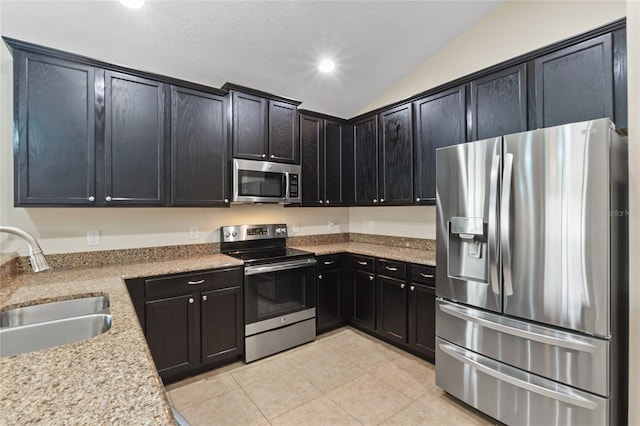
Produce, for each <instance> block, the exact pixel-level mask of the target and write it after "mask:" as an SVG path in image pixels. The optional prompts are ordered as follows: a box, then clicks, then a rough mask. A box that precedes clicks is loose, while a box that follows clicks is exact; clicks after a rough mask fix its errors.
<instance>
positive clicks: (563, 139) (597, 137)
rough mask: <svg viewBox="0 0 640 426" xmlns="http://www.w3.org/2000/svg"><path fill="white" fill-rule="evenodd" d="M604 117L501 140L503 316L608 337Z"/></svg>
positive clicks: (607, 146) (607, 143)
mask: <svg viewBox="0 0 640 426" xmlns="http://www.w3.org/2000/svg"><path fill="white" fill-rule="evenodd" d="M610 126H611V124H610V122H609V120H607V119H601V120H594V121H587V122H581V123H574V124H569V125H566V126H558V127H551V128H548V129H540V130H535V131H532V132H526V133H518V134H514V135H508V136H505V137H504V155H503V161H504V172H503V187H502V191H501V192H502V195H501V196H502V199H501V203H502V205H501V215H500V240H501V255H502V262H503V276H504V302H503V303H504V312H505V313H506V314H509V315H513V316H516V317H520V318H526V319H529V320H533V321H537V322H540V323H545V324H550V325H554V326H558V327H563V328H567V329H570V330H576V331H582V332H585V333H589V334H593V335H597V336H601V337H605V338H608V337H609V336H610V323H609V321H610V312H609V302H610V294H609V284H610V283H609V250H610V249H609V236H610V231H609V225H610V218H609V217H610V214H609V212H608V209H609V208H610V207H609V205H610V204H609V200H610V187H609V172H610V170H609V150H610V141H611V127H610Z"/></svg>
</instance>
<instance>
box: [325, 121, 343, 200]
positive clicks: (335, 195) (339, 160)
mask: <svg viewBox="0 0 640 426" xmlns="http://www.w3.org/2000/svg"><path fill="white" fill-rule="evenodd" d="M324 131H325V143H324V188H325V192H324V204H325V205H326V206H343V205H344V197H343V195H342V184H343V179H342V168H343V167H344V159H343V157H342V152H343V143H342V126H341V125H340V124H338V123H335V122H333V121H329V120H325V122H324Z"/></svg>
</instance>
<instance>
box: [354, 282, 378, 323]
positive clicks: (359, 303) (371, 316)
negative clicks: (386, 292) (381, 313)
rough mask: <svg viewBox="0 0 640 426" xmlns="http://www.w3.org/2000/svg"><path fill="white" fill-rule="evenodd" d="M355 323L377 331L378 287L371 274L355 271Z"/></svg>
mask: <svg viewBox="0 0 640 426" xmlns="http://www.w3.org/2000/svg"><path fill="white" fill-rule="evenodd" d="M353 322H354V323H355V324H357V325H360V326H361V327H364V328H368V329H369V330H375V329H376V286H375V277H374V275H373V274H371V273H368V272H363V271H353Z"/></svg>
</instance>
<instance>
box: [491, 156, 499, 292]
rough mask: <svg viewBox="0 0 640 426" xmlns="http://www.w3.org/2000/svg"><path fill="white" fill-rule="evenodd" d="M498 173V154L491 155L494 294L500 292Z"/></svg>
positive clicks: (492, 283) (492, 284) (492, 278)
mask: <svg viewBox="0 0 640 426" xmlns="http://www.w3.org/2000/svg"><path fill="white" fill-rule="evenodd" d="M499 173H500V156H499V155H496V156H495V157H493V161H492V162H491V175H490V181H489V232H488V233H489V235H488V244H489V268H490V270H489V271H490V276H489V280H490V282H491V290H492V291H493V292H494V293H495V294H498V295H499V294H500V275H499V273H498V265H499V264H500V259H499V257H498V256H499V250H498V247H499V246H498V177H499Z"/></svg>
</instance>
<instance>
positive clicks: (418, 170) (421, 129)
mask: <svg viewBox="0 0 640 426" xmlns="http://www.w3.org/2000/svg"><path fill="white" fill-rule="evenodd" d="M414 110H415V114H416V126H415V129H416V130H415V136H414V138H415V139H414V143H415V145H414V147H415V172H414V184H415V189H414V191H415V202H416V204H435V201H436V149H438V148H443V147H445V146H450V145H456V144H459V143H463V142H465V141H466V86H459V87H456V88H453V89H450V90H446V91H444V92H441V93H438V94H436V95H433V96H429V97H426V98H424V99H420V100H417V101H415V102H414Z"/></svg>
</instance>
